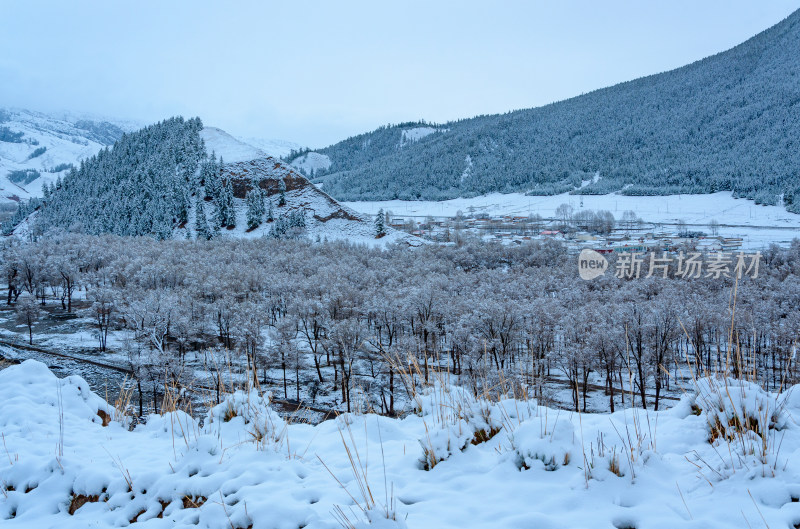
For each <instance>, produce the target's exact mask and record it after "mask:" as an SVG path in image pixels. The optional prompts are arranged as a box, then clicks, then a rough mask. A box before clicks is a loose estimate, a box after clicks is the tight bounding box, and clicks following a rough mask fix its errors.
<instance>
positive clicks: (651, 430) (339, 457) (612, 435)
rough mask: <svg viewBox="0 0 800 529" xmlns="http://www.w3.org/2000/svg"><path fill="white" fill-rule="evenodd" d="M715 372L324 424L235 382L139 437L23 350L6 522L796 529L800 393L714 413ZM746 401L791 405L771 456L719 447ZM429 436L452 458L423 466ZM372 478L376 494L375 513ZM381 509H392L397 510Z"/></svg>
mask: <svg viewBox="0 0 800 529" xmlns="http://www.w3.org/2000/svg"><path fill="white" fill-rule="evenodd" d="M722 383H723V382H722V381H720V380H717V381H716V382H715V384H719V385H721V384H722ZM703 384H704V383H703V382H702V381H701V385H702V389H701V391H700V394H699V395H698V394H689V395H687V396H685V397H684V398H683V399H682V400H681V401H680V402H679V403H678V404H677V405H676V406H675V407H674V408H672V409H670V410H666V411H661V412H646V411H643V410H632V409H628V410H622V411H618V412H616V413H613V414H581V415H578V414H573V413H569V412H566V411H564V410H560V411H559V410H554V409H548V408H545V407H542V406H538V405H537V404H536V402H535V401H520V400H511V399H508V400H501V401H500V402H495V403H488V402H485V401H481V400H477V399H474V398H473V397H471V396H470V393H469V392H468V391H464V390H461V389H459V388H453V387H447V386H436V387H434V388H432V389H430V390H428V391H426V392H424V393H423V394H422V395H420V396H419V397H418V399H417V404H416V406H415V409H414V410H412V413H410V414H409V415H407V416H406V417H404V418H387V417H379V416H375V415H344V416H341V417H339V418H337V419H336V420H329V421H325V422H323V423H321V424H319V425H317V426H311V425H308V424H302V423H296V424H289V423H287V422H285V421H283V420H282V419H281V418H280V417H278V416H277V415H276V414H275V413H274V411H273V410H272V409H270V404H269V396H268V395H266V396H264V395H258V394H256V393H254V392H250V393H242V392H239V393H235V394H233V395H229V396H227V397H226V398H225V399H224V400H223V402H222V403H221V404H219V405H217V406H216V407H215V408H213V409H212V410H211V411H210V412H209V413H208V414H207V415H206V417H205V418H204V420H203V421H202V424H201V423H200V422H199V421H197V420H195V419H193V418H192V417H190V416H188V415H186V414H185V413H183V412H179V411H178V412H173V413H169V414H166V415H164V416H157V415H153V416H150V417H149V418H148V421H147V424H145V425H139V426H137V427H136V428H135V429H134V430H132V431H129V429H128V428H127V427H126V419H125V418H124V417H121V416H117V414H116V412H115V410H113V409H112V408H111V407H110V406H108V405H107V404H105V402H103V400H102V399H100V398H99V397H98V396H97V395H94V394H93V393H91V392H90V391H88V386H87V384H86V383H85V381H83V380H82V379H81V378H80V377H74V376H73V377H68V378H65V379H61V380H59V379H57V378H56V377H55V376H54V375H53V374H52V373H51V372H50V371H49V370H48V369H47V368H46V367H45V366H44V365H43V364H41V363H38V362H35V361H27V362H24V363H23V364H21V365H18V366H11V367H9V368H8V369H6V370H4V371H2V372H0V399H2V402H3V406H2V407H0V431H2V433H3V437H4V450H5V451H6V455H7V457H2V458H0V480H2V482H0V485H1V486H2V491H3V493H2V495H0V519H1V520H2V523H3V525H4V527H26V528H27V527H59V528H61V529H70V528H73V527H75V528H83V527H87V526H89V525H91V526H93V527H120V526H127V525H128V524H130V523H131V522H132V520H136V522H137V523H139V524H141V526H142V527H159V528H160V527H235V528H245V527H249V526H251V525H252V527H253V529H262V528H272V527H278V528H284V527H286V528H296V527H307V528H308V529H323V528H324V529H333V528H336V527H339V524H338V523H337V521H336V519H335V517H334V512H335V509H336V508H337V506H338V507H339V508H341V509H342V512H344V513H346V515H347V516H348V518H350V519H351V520H352V521H353V522H354V524H355V526H356V527H360V528H366V527H389V528H399V527H405V526H407V527H414V528H422V529H426V528H437V529H441V528H451V527H452V528H464V527H492V528H519V527H544V528H562V527H609V528H612V527H616V528H622V527H636V528H637V529H662V528H663V529H674V528H693V527H703V528H708V529H717V528H719V529H722V528H731V527H742V528H744V527H761V526H768V527H793V526H795V525H796V524H798V522H800V503H798V497H800V486H798V483H800V427H798V424H797V417H798V416H800V401H798V399H797V398H795V397H796V391H797V387H795V388H790V390H789V392H785V393H784V394H782V395H774V394H770V393H767V392H763V391H761V390H759V389H758V388H755V387H753V386H750V385H748V384H746V383H740V384H736V383H734V382H730V385H729V390H730V392H731V394H732V397H731V398H730V399H727V397H726V399H724V402H725V405H724V406H723V411H722V412H720V411H719V409H718V408H717V407H716V406H715V405H714V404H713V403H712V404H711V406H710V408H709V409H705V408H704V407H703V406H704V405H705V404H706V403H707V402H709V401H708V400H707V399H706V397H705V396H704V392H705V391H712V393H713V392H715V391H716V390H714V389H712V388H713V384H705V385H703ZM723 395H725V393H723ZM728 401H730V402H728ZM712 402H716V401H712ZM741 406H754V408H753V409H758V406H762V407H767V408H769V407H770V406H777V407H779V408H780V409H774V410H772V411H775V413H773V414H771V416H775V417H777V418H778V421H775V422H773V423H770V424H769V429H767V430H766V432H767V433H766V435H767V436H768V438H769V440H770V443H773V442H775V443H776V444H775V445H773V448H772V449H771V450H770V451H769V454H768V455H767V457H766V458H765V461H761V460H760V454H759V453H758V450H756V453H754V454H748V453H744V452H742V451H740V448H739V446H738V445H737V442H738V439H739V438H742V439H748V438H753V437H758V435H760V434H758V433H756V431H755V429H749V428H742V429H741V436H736V435H734V436H732V440H731V441H730V442H729V441H728V440H726V439H725V438H724V437H717V438H715V439H711V441H710V438H711V436H710V433H711V427H712V424H713V421H714V420H715V419H716V418H717V417H718V416H719V414H720V413H723V414H724V417H726V418H727V417H734V416H737V413H738V411H737V410H739V409H740V408H741ZM100 411H102V412H103V413H98V412H100ZM768 411H769V410H768ZM103 414H105V415H106V416H107V417H110V418H112V419H116V420H112V421H111V422H110V423H109V422H108V420H107V419H106V420H105V421H104V419H103ZM738 416H741V417H744V416H743V415H741V414H739V415H738ZM104 422H105V423H106V426H103V424H104ZM732 422H735V421H732ZM766 424H767V423H762V428H763V427H765V426H766ZM481 431H483V433H481ZM778 441H779V442H780V449H778V444H777V442H778ZM345 445H346V447H345ZM425 447H428V448H432V449H434V450H439V451H440V453H442V454H445V453H446V455H447V457H443V458H441V459H440V460H438V461H437V463H436V464H435V465H434V466H433V467H432V468H430V469H429V470H425V468H424V465H423V460H424V448H425ZM348 450H349V454H350V455H351V456H352V458H353V460H354V461H355V466H356V470H355V471H354V468H353V466H351V463H350V458H349V457H348ZM358 468H361V469H362V470H360V471H359V470H358ZM364 475H366V477H365V482H366V483H367V484H368V485H369V487H370V491H371V493H372V497H373V498H374V500H375V501H374V504H373V505H372V508H370V509H367V511H366V512H364V511H362V510H361V508H362V507H364V506H365V502H364V500H363V497H362V495H361V494H360V492H359V486H358V484H359V476H361V477H364ZM362 483H364V482H363V481H362ZM345 489H346V490H345ZM387 506H388V511H389V512H390V513H392V514H394V516H395V517H396V518H397V519H398V521H396V522H395V521H388V520H385V518H384V516H383V513H385V512H386V510H387ZM368 519H369V520H372V521H373V523H372V524H368V523H367V520H368ZM762 524H763V525H762Z"/></svg>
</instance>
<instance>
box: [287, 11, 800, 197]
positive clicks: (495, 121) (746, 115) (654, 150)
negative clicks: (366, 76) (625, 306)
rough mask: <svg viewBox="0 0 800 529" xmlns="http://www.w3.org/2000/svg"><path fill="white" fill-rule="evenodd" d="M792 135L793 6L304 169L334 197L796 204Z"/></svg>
mask: <svg viewBox="0 0 800 529" xmlns="http://www.w3.org/2000/svg"><path fill="white" fill-rule="evenodd" d="M434 131H435V132H434ZM798 138H800V11H798V12H795V13H793V14H792V15H791V16H789V17H788V18H787V19H785V20H783V21H782V22H780V23H779V24H777V25H775V26H773V27H772V28H770V29H768V30H766V31H764V32H762V33H760V34H759V35H756V36H755V37H753V38H751V39H749V40H748V41H746V42H744V43H743V44H741V45H739V46H737V47H735V48H733V49H731V50H728V51H726V52H723V53H720V54H718V55H715V56H712V57H709V58H706V59H703V60H701V61H698V62H695V63H693V64H690V65H688V66H684V67H682V68H679V69H677V70H673V71H670V72H666V73H661V74H657V75H652V76H649V77H644V78H641V79H637V80H634V81H631V82H626V83H622V84H619V85H616V86H612V87H610V88H605V89H602V90H597V91H595V92H591V93H588V94H585V95H581V96H579V97H575V98H572V99H568V100H565V101H562V102H558V103H554V104H551V105H547V106H544V107H540V108H534V109H528V110H519V111H515V112H510V113H507V114H503V115H493V116H481V117H477V118H473V119H467V120H462V121H458V122H452V123H447V124H445V125H442V126H431V125H428V124H424V123H406V124H402V125H397V126H391V127H383V128H380V129H378V130H376V131H374V132H371V133H367V134H362V135H360V136H356V137H352V138H349V139H347V140H345V141H343V142H340V143H338V144H336V145H333V146H331V147H328V148H325V149H321V150H320V151H318V154H317V155H316V156H317V158H322V159H323V160H325V157H327V160H325V163H323V164H317V165H316V166H315V167H313V168H311V169H313V175H312V174H311V173H312V171H311V170H309V168H305V169H306V173H307V174H309V175H310V176H312V177H313V178H314V179H315V180H316V181H319V182H323V183H324V188H325V190H326V191H327V192H328V193H330V194H331V195H332V196H334V197H335V198H337V199H340V200H384V199H396V198H400V199H428V200H431V199H445V198H454V197H457V196H474V195H480V194H484V193H488V192H493V191H501V192H511V191H525V192H530V193H531V194H556V193H563V192H565V191H571V190H572V191H575V192H580V193H593V194H605V193H609V192H614V191H620V192H622V193H625V194H634V195H636V194H650V195H653V194H655V195H658V194H673V193H706V192H712V191H720V190H730V191H733V193H734V194H735V196H739V197H747V198H752V199H755V200H756V201H757V202H759V203H764V204H776V203H778V202H779V201H780V200H783V201H784V203H785V204H786V206H787V208H788V209H790V210H792V211H795V212H797V211H800V209H798V208H800V149H798V143H797V142H798ZM308 158H309V155H308V154H307V153H304V152H300V153H294V154H293V156H291V157H290V158H289V159H290V160H291V161H292V162H293V163H296V164H297V165H298V166H299V167H301V168H303V164H302V162H304V161H305V160H307V159H308ZM326 166H327V167H326ZM598 176H599V178H598Z"/></svg>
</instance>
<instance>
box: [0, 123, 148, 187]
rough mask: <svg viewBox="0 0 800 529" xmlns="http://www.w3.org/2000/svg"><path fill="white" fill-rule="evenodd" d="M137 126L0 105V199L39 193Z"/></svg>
mask: <svg viewBox="0 0 800 529" xmlns="http://www.w3.org/2000/svg"><path fill="white" fill-rule="evenodd" d="M135 128H137V127H136V126H135V125H134V124H132V123H129V122H124V121H114V120H108V119H105V118H96V117H94V116H82V115H74V114H63V115H61V114H45V113H42V112H34V111H31V110H23V109H12V108H0V203H3V202H9V201H13V202H19V201H21V200H27V199H29V198H31V197H41V196H42V185H43V184H45V183H47V184H50V183H52V182H55V180H56V179H57V178H58V177H60V176H61V177H63V176H64V175H66V173H67V171H68V170H69V169H70V167H72V166H76V165H78V164H79V163H80V161H81V160H83V159H85V158H88V157H90V156H92V155H94V154H96V153H97V152H98V151H99V150H100V149H102V148H103V147H105V146H108V145H111V144H113V143H114V142H115V141H117V140H118V139H120V138H121V137H122V135H123V134H124V133H125V132H130V131H132V130H134V129H135Z"/></svg>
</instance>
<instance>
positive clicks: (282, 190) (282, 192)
mask: <svg viewBox="0 0 800 529" xmlns="http://www.w3.org/2000/svg"><path fill="white" fill-rule="evenodd" d="M285 205H286V180H284V179H283V178H281V181H280V183H279V184H278V207H283V206H285Z"/></svg>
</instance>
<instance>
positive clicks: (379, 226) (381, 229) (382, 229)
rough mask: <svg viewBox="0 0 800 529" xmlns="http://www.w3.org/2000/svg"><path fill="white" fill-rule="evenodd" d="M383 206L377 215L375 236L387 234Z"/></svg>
mask: <svg viewBox="0 0 800 529" xmlns="http://www.w3.org/2000/svg"><path fill="white" fill-rule="evenodd" d="M384 220H385V219H384V217H383V208H381V209H379V210H378V214H377V215H375V237H383V236H384V235H386V225H385V224H384Z"/></svg>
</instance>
